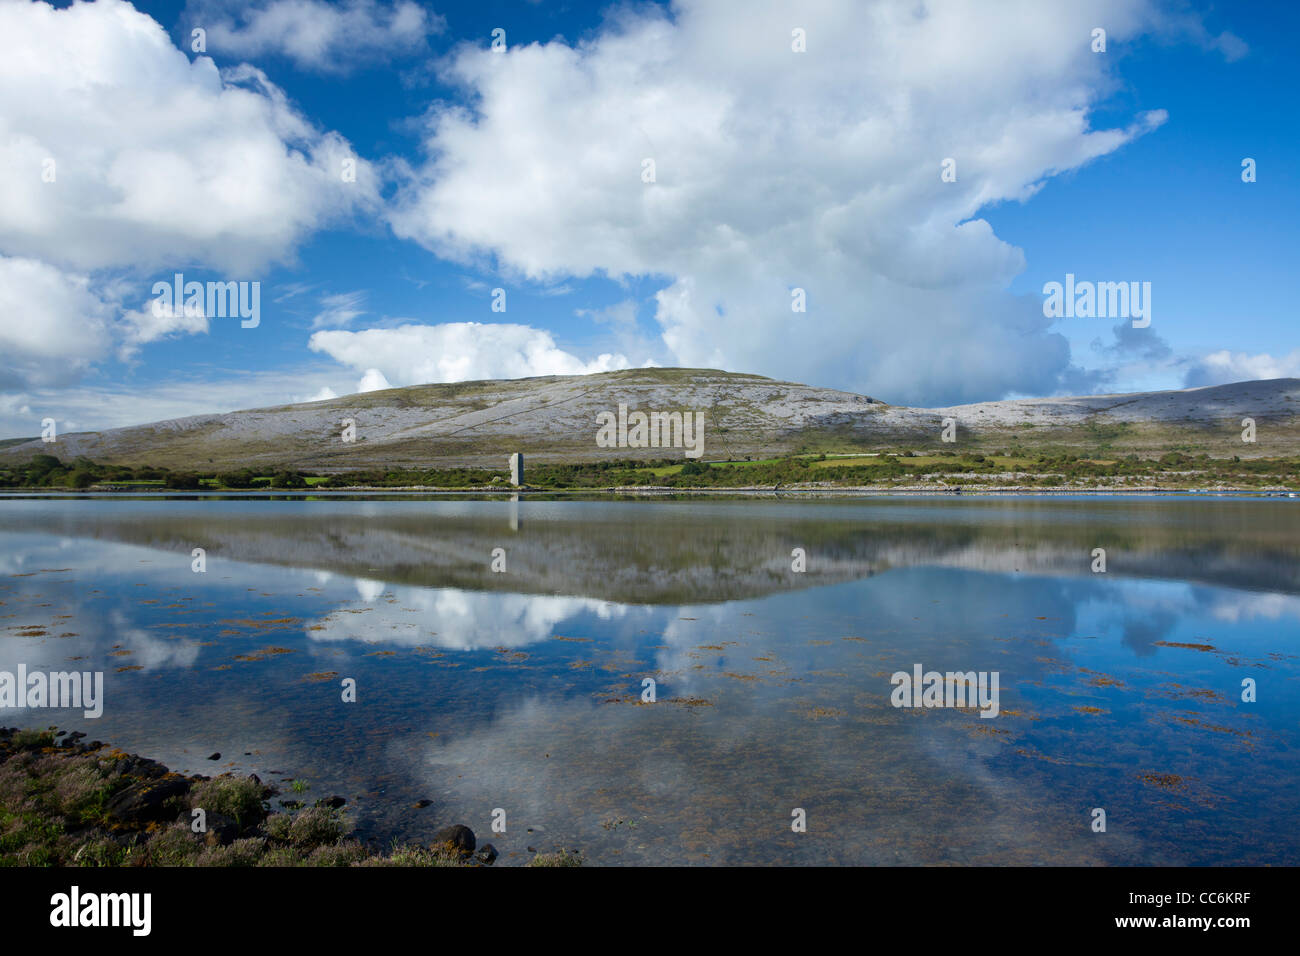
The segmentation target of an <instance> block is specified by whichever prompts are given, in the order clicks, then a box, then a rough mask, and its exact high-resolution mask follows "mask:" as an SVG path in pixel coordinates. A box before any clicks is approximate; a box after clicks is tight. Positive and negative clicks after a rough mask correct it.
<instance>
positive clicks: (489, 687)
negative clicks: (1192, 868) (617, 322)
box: [0, 497, 1300, 865]
mask: <svg viewBox="0 0 1300 956" xmlns="http://www.w3.org/2000/svg"><path fill="white" fill-rule="evenodd" d="M194 548H203V549H205V551H206V561H207V570H206V572H204V573H195V572H194V571H193V570H191V564H192V561H193V558H192V556H191V553H192V550H193V549H194ZM496 548H501V549H503V550H504V556H505V563H506V570H505V571H504V572H503V573H498V572H494V571H492V570H491V564H492V561H493V549H496ZM796 548H801V549H803V550H804V551H805V552H806V554H807V571H806V572H805V573H794V572H793V571H792V570H791V563H792V557H791V553H792V551H793V550H794V549H796ZM1096 548H1104V549H1105V551H1106V563H1107V570H1106V572H1105V573H1094V572H1093V571H1092V570H1091V568H1092V565H1093V562H1094V558H1093V550H1094V549H1096ZM1298 558H1300V510H1298V504H1297V502H1292V501H1287V500H1271V499H1228V498H1221V499H1203V500H1179V499H1172V498H1105V499H1103V498H1050V499H1048V498H1033V497H1025V498H996V499H995V498H985V499H964V500H951V499H941V498H932V499H931V498H912V499H889V498H876V499H868V500H835V501H822V500H818V501H796V502H789V501H776V500H695V501H659V500H633V501H614V500H605V501H544V500H525V501H522V502H509V501H504V500H496V501H478V500H445V499H443V500H432V499H397V498H386V499H382V500H358V499H344V498H335V499H331V500H309V499H298V500H294V499H287V500H253V499H247V498H232V499H227V500H178V499H172V500H168V499H136V500H131V499H114V500H84V499H82V500H78V499H31V498H28V499H20V498H11V499H0V670H8V671H11V672H13V671H16V670H17V666H18V665H19V664H20V663H21V664H25V665H26V666H27V668H28V670H29V671H31V670H45V671H55V670H68V669H72V668H76V669H81V670H100V671H103V672H104V681H105V698H106V701H105V706H104V713H103V716H102V717H100V718H99V719H97V720H89V719H85V718H83V717H82V715H81V713H80V712H79V711H71V710H52V709H45V710H37V709H0V724H4V725H9V726H15V725H16V726H24V727H43V726H49V725H51V724H57V725H58V726H60V727H63V728H68V729H79V730H84V731H86V732H87V733H88V734H89V735H90V736H91V737H93V738H95V739H100V740H104V741H107V742H110V743H112V744H113V745H115V746H119V747H122V748H123V749H125V750H129V751H134V752H139V753H142V754H145V755H147V756H150V757H154V758H156V759H158V760H161V761H162V762H164V763H166V764H168V765H169V766H171V767H172V768H173V769H175V770H179V771H183V772H201V773H209V774H211V773H216V772H220V771H221V770H225V769H230V770H235V771H239V772H245V773H246V772H252V771H255V772H257V773H258V774H259V775H260V776H262V778H263V779H269V780H274V781H281V782H287V781H288V780H289V779H292V778H297V779H301V780H306V781H308V782H309V783H310V790H308V791H307V793H306V795H305V796H306V798H307V799H312V798H315V797H323V796H329V795H331V794H340V795H342V796H344V797H346V798H347V799H348V808H349V812H350V814H351V817H352V819H353V820H354V821H355V823H356V825H357V829H358V832H359V835H361V836H363V837H367V838H371V839H376V840H382V841H385V842H386V841H388V840H389V839H391V838H400V839H403V840H427V839H428V838H429V837H430V836H431V835H432V834H433V832H434V831H435V830H436V829H438V828H439V827H440V826H443V825H445V824H447V823H452V822H460V823H466V824H468V825H469V826H471V827H472V828H473V829H474V830H475V832H476V833H477V834H478V835H479V840H480V842H482V841H485V840H490V841H491V842H492V843H494V844H495V845H496V846H497V847H498V849H500V850H501V851H502V854H503V858H502V862H504V863H521V862H525V861H526V860H528V859H529V858H531V855H532V854H531V853H530V852H528V848H529V847H533V848H536V849H537V850H550V849H554V848H556V847H559V846H564V847H567V848H577V849H578V850H580V851H581V852H582V853H583V855H584V857H585V859H586V860H587V861H588V862H591V863H604V864H619V863H648V864H661V863H679V862H685V863H765V864H775V863H795V864H827V863H829V864H899V863H901V864H918V863H974V864H985V863H1045V864H1067V863H1084V864H1087V863H1099V864H1292V865H1294V864H1297V863H1300V827H1297V825H1296V821H1297V819H1298V818H1300V787H1298V786H1297V784H1300V684H1298V683H1297V681H1298V680H1300V666H1297V660H1298V659H1297V654H1298V653H1300V642H1298V641H1297V638H1296V635H1297V624H1298V623H1300V596H1298V595H1300V561H1298V560H1297V559H1298ZM916 664H920V665H922V666H923V667H924V669H925V670H932V669H933V670H939V671H986V672H997V674H998V675H999V681H1000V691H1001V694H1000V713H999V714H998V715H997V716H996V717H994V718H991V719H990V718H981V717H980V715H979V713H978V711H976V710H974V709H949V708H935V709H898V708H895V707H893V706H891V703H890V694H891V690H892V687H891V684H890V675H891V674H892V673H894V672H895V671H900V670H901V671H908V672H911V671H912V669H913V667H914V665H916ZM647 677H648V678H652V679H653V680H654V681H655V682H656V691H657V701H656V702H655V703H653V704H643V703H641V692H642V686H643V684H642V682H643V680H644V679H645V678H647ZM344 678H354V679H355V680H356V684H357V701H356V703H344V702H343V701H342V700H341V687H340V681H342V680H343V679H344ZM1245 679H1250V680H1253V681H1254V682H1255V685H1256V694H1257V700H1256V701H1255V702H1244V701H1243V700H1242V683H1243V680H1245ZM214 751H219V752H220V753H221V754H222V759H221V760H220V761H218V762H215V763H214V762H211V761H209V760H207V759H206V758H207V756H208V755H209V754H210V753H212V752H214ZM282 786H283V789H284V791H285V792H284V794H283V796H284V797H285V798H290V797H293V796H295V794H292V793H290V792H289V791H288V787H287V786H284V785H283V784H282ZM420 799H428V800H430V801H432V804H431V805H430V806H428V807H427V808H425V809H420V810H417V809H414V808H413V806H412V805H413V804H415V803H416V801H418V800H420ZM1098 807H1100V808H1104V809H1105V811H1106V820H1107V829H1106V832H1104V833H1095V832H1093V830H1092V828H1091V823H1092V819H1093V817H1092V814H1091V811H1092V810H1093V808H1098ZM496 808H501V809H504V810H505V811H506V825H507V831H506V832H505V833H492V832H490V826H491V821H492V814H493V810H494V809H496ZM795 808H802V809H803V810H804V811H805V813H806V815H807V832H806V833H795V832H792V830H791V820H792V811H794V809H795Z"/></svg>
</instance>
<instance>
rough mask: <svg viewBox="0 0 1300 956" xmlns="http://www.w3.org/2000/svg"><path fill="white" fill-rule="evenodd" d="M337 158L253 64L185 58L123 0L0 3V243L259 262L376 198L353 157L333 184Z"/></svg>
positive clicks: (95, 254) (328, 141)
mask: <svg viewBox="0 0 1300 956" xmlns="http://www.w3.org/2000/svg"><path fill="white" fill-rule="evenodd" d="M352 156H353V154H352V151H351V150H350V148H349V146H348V144H347V143H346V141H344V139H343V138H342V137H341V136H339V135H338V134H337V133H328V132H321V131H320V130H318V129H316V128H315V127H314V126H313V125H312V124H311V123H309V122H308V121H307V120H306V119H305V118H304V117H303V116H302V115H301V114H299V113H298V112H296V111H295V110H294V108H293V107H292V106H291V105H290V104H289V102H288V100H287V99H286V98H285V96H284V94H283V93H282V92H281V91H280V90H279V89H277V88H276V87H275V86H273V85H272V84H271V83H270V82H269V81H268V80H267V79H266V77H265V76H264V75H263V74H262V73H261V72H260V71H258V70H256V69H254V68H252V67H249V66H242V65H241V66H237V67H234V68H232V69H230V70H228V71H226V72H225V73H224V74H223V73H219V72H218V70H217V67H216V66H215V65H214V64H213V62H212V60H211V59H209V58H208V57H204V56H200V57H197V58H196V59H195V60H194V61H193V62H191V61H190V59H189V58H188V57H187V56H186V55H185V54H184V53H183V52H181V51H180V50H178V49H177V48H176V47H175V46H173V45H172V42H171V40H170V39H169V38H168V36H167V34H166V32H165V31H164V30H163V28H162V27H161V26H160V25H159V24H158V23H156V22H155V21H154V20H152V19H150V18H149V17H148V16H146V15H144V14H142V13H139V12H137V11H136V10H135V8H134V7H132V6H131V5H130V4H128V3H123V2H120V0H99V2H96V3H77V4H75V5H73V6H72V7H69V8H67V9H62V10H55V9H54V8H52V7H50V6H49V5H48V4H45V3H0V207H3V208H4V215H3V216H0V253H4V254H8V255H23V256H30V257H33V258H38V259H42V260H44V261H47V262H52V263H55V264H58V265H61V266H65V267H71V268H76V269H82V270H94V269H103V268H108V267H134V268H140V269H160V268H169V267H174V266H180V265H184V264H188V263H198V264H202V265H205V266H208V267H211V268H215V269H221V270H225V271H227V272H234V273H242V272H251V271H255V270H260V269H262V268H264V267H265V266H266V265H267V264H269V263H270V262H274V261H285V260H288V259H290V258H292V255H293V252H294V250H295V247H296V246H297V244H298V243H299V242H300V241H301V240H302V239H303V238H305V237H306V236H307V235H308V234H309V233H311V232H312V231H314V230H316V229H317V228H319V227H321V226H323V225H324V224H326V223H327V222H329V221H331V220H333V219H335V218H337V217H340V216H343V215H344V214H346V213H349V212H351V211H353V210H356V209H360V208H365V207H367V206H368V205H372V204H374V203H376V202H377V198H376V197H377V187H376V182H375V177H374V175H373V174H372V171H371V168H370V166H369V165H368V164H367V163H366V162H365V161H364V160H358V162H357V181H356V182H354V183H349V182H344V181H343V176H342V173H341V171H342V164H343V160H344V159H346V158H351V157H352ZM50 162H52V164H53V165H52V166H50V165H49V163H50ZM47 169H52V171H53V181H46V180H47V179H48V176H46V177H45V178H43V174H44V173H45V171H46V170H47ZM232 278H247V276H244V275H234V276H232Z"/></svg>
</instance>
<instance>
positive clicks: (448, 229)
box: [391, 0, 1165, 403]
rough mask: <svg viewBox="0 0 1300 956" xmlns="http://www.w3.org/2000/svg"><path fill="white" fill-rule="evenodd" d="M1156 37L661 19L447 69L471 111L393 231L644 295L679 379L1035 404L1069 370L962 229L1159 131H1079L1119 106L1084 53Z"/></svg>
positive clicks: (1090, 8)
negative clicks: (724, 376)
mask: <svg viewBox="0 0 1300 956" xmlns="http://www.w3.org/2000/svg"><path fill="white" fill-rule="evenodd" d="M1158 20H1159V18H1158V16H1157V14H1156V13H1154V12H1153V10H1152V8H1151V7H1150V6H1149V5H1148V3H1147V2H1145V0H1101V2H1098V3H1092V4H1087V5H1082V4H1077V3H1073V2H1066V0H1018V2H1007V3H1000V4H997V5H996V6H995V8H990V6H989V5H986V4H971V3H966V2H959V0H928V2H926V3H918V2H916V0H881V2H877V3H870V4H867V3H838V4H831V3H810V4H801V5H798V6H791V5H790V4H788V3H781V2H776V0H735V2H723V0H709V2H704V0H678V2H675V3H673V4H672V7H671V10H669V11H665V10H664V9H662V8H660V7H653V6H649V7H643V8H627V7H620V8H616V9H615V11H614V12H613V13H611V14H610V16H609V19H608V20H607V21H606V23H605V24H604V26H603V27H602V28H601V29H599V30H598V31H597V32H596V33H595V34H594V35H592V36H591V37H590V38H589V39H586V40H584V41H582V42H579V43H577V44H569V43H567V42H565V41H563V40H560V39H557V40H553V41H551V42H548V43H544V44H536V43H534V44H529V45H522V46H515V47H512V48H510V49H509V50H508V51H507V52H505V53H492V52H489V51H488V50H486V49H484V48H482V47H464V48H462V49H460V50H459V51H458V52H457V53H456V54H455V55H454V56H453V57H452V58H451V59H450V60H449V61H447V63H446V64H445V65H444V74H445V78H446V79H447V80H449V81H450V82H453V83H455V84H458V85H459V86H460V87H461V88H462V89H463V90H464V91H465V92H466V94H467V102H469V103H470V104H471V105H470V106H468V107H456V108H453V107H441V108H435V109H434V110H432V111H431V113H430V118H429V128H428V134H427V140H426V146H427V149H428V154H429V159H428V161H427V162H426V163H425V165H424V167H423V168H422V169H421V170H419V171H418V173H417V177H416V181H415V182H414V183H412V184H411V185H410V186H409V187H408V188H407V189H406V190H405V191H404V193H403V194H402V196H401V197H400V199H399V201H398V203H397V204H396V207H395V209H394V210H393V212H392V213H391V221H392V224H393V228H394V230H395V231H396V232H397V234H398V235H401V236H405V237H409V238H413V239H416V240H418V241H419V242H421V243H422V244H424V245H425V246H427V247H428V248H430V249H432V250H434V251H436V252H438V253H440V254H442V255H445V256H449V257H453V258H456V259H458V260H462V261H467V262H468V261H474V260H476V259H477V258H479V257H482V256H484V255H490V256H494V257H495V258H496V261H497V262H498V263H499V264H500V266H501V267H502V269H503V270H505V271H511V270H513V271H516V272H518V273H520V274H523V275H524V276H527V277H529V278H532V279H536V280H539V281H548V282H557V281H562V280H563V279H564V278H565V277H569V276H576V277H584V276H589V275H592V274H606V275H609V276H612V277H615V278H619V279H622V278H625V277H628V276H646V275H648V276H659V277H663V279H664V286H663V288H662V291H661V292H660V293H659V294H658V296H657V300H656V302H655V305H656V307H657V311H656V319H657V321H658V324H659V326H660V329H661V333H662V338H663V342H664V345H665V346H666V347H667V349H668V352H669V353H670V355H671V356H672V358H673V360H674V361H675V362H677V363H679V364H682V365H689V366H701V365H706V366H721V367H726V368H731V369H739V370H745V371H756V372H761V373H766V374H770V375H775V376H778V377H782V378H793V379H796V380H801V381H813V382H817V383H819V384H829V385H838V386H841V387H847V388H854V389H858V390H860V391H864V392H868V393H871V394H879V395H881V396H884V397H887V398H888V399H889V400H891V401H899V402H904V401H907V402H928V403H942V402H956V401H966V400H975V399H987V398H995V397H999V396H1000V395H1002V394H1006V393H1009V392H1020V393H1040V394H1041V393H1044V392H1051V391H1053V390H1055V389H1056V388H1058V387H1060V386H1061V384H1062V383H1063V382H1064V381H1066V380H1067V378H1068V377H1069V376H1070V375H1072V374H1075V373H1076V372H1077V370H1072V368H1071V362H1070V353H1069V347H1068V344H1067V342H1066V340H1065V339H1064V337H1063V336H1061V335H1060V334H1058V333H1057V332H1056V331H1055V330H1054V329H1053V328H1052V326H1051V323H1050V322H1049V320H1047V319H1045V318H1044V317H1043V315H1042V310H1041V300H1039V299H1038V298H1037V297H1024V298H1018V297H1015V296H1012V295H1011V294H1009V293H1008V292H1007V291H1006V289H1007V285H1008V283H1009V282H1010V281H1011V279H1012V278H1013V277H1014V276H1015V275H1016V274H1017V273H1019V272H1020V271H1021V270H1022V269H1023V268H1024V257H1023V255H1022V253H1021V251H1020V250H1019V249H1017V248H1015V247H1013V246H1011V245H1009V244H1008V243H1006V242H1004V241H1003V240H1001V239H1000V238H999V237H998V236H996V235H995V234H994V232H993V230H992V228H991V226H990V225H989V223H988V222H987V221H985V220H983V219H981V218H979V212H980V210H981V209H983V208H985V207H986V206H988V205H990V204H993V203H997V202H999V201H1004V200H1023V199H1027V198H1029V197H1030V196H1032V195H1033V194H1034V193H1035V192H1036V191H1037V190H1038V189H1040V188H1041V187H1042V185H1043V183H1044V182H1045V181H1046V180H1047V179H1048V178H1050V177H1051V176H1053V175H1056V174H1058V173H1061V172H1063V171H1067V170H1073V169H1076V168H1078V167H1080V166H1081V165H1083V164H1085V163H1087V162H1089V161H1091V160H1093V159H1096V158H1097V157H1100V156H1104V155H1106V154H1108V153H1111V152H1113V151H1114V150H1116V149H1118V148H1120V147H1121V146H1122V145H1123V144H1125V143H1126V142H1128V141H1130V140H1132V139H1133V138H1134V137H1136V136H1139V135H1143V134H1145V133H1147V132H1149V131H1150V130H1152V129H1154V128H1156V127H1158V126H1159V125H1160V124H1161V123H1162V122H1163V120H1164V118H1165V117H1164V114H1163V113H1161V112H1159V111H1152V112H1149V113H1144V114H1139V115H1135V116H1133V117H1132V118H1131V120H1130V121H1129V122H1127V123H1126V124H1125V125H1124V127H1123V128H1118V129H1100V130H1094V129H1092V128H1091V126H1090V122H1089V115H1090V110H1091V109H1092V107H1093V106H1094V105H1095V104H1096V102H1097V101H1098V100H1099V99H1100V98H1101V97H1102V96H1103V95H1104V94H1105V93H1106V91H1108V90H1109V89H1110V88H1111V86H1112V84H1113V80H1112V79H1111V77H1110V76H1109V74H1108V73H1107V72H1106V71H1107V69H1108V66H1107V63H1108V59H1107V57H1104V56H1099V55H1097V54H1095V53H1093V52H1092V51H1091V49H1090V37H1091V31H1092V29H1093V27H1095V26H1096V25H1097V24H1099V23H1104V24H1105V25H1106V28H1107V31H1108V35H1109V37H1110V38H1111V43H1112V44H1114V43H1117V42H1121V41H1122V40H1123V38H1125V37H1129V36H1133V35H1135V34H1137V33H1138V32H1141V31H1144V30H1147V29H1157V28H1158V27H1159V22H1158ZM796 28H798V29H802V30H804V31H805V35H806V45H807V49H806V52H802V53H800V52H794V51H793V50H792V31H793V30H794V29H796ZM886 38H887V40H886ZM1112 59H1113V58H1112ZM948 158H951V159H953V160H954V161H955V169H956V181H955V182H943V181H941V175H940V174H941V169H942V164H943V162H944V160H945V159H948ZM650 161H653V181H652V182H647V181H646V180H647V179H649V178H651V177H650V175H649V170H650V166H649V162H650ZM795 289H803V290H804V292H805V295H806V300H807V311H806V312H802V313H800V312H794V311H792V294H793V291H794V290H795Z"/></svg>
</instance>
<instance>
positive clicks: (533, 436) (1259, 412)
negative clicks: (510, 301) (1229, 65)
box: [0, 369, 1300, 472]
mask: <svg viewBox="0 0 1300 956" xmlns="http://www.w3.org/2000/svg"><path fill="white" fill-rule="evenodd" d="M620 404H624V405H626V406H628V408H629V409H631V410H637V409H639V410H642V411H646V412H650V411H659V412H671V411H681V412H687V411H697V412H699V413H700V414H701V415H702V416H703V420H704V423H705V426H704V427H705V433H704V454H703V457H704V459H705V460H718V459H728V458H744V457H755V458H765V457H774V456H779V455H785V454H790V453H794V452H801V451H811V452H822V451H825V452H853V451H873V450H880V449H891V450H896V449H902V448H915V449H917V450H924V449H932V450H933V449H944V448H966V449H969V448H971V447H975V448H979V449H981V450H983V449H990V450H992V449H998V448H1005V447H1014V446H1018V447H1021V448H1024V449H1027V450H1034V449H1043V448H1060V449H1070V450H1079V449H1084V450H1087V451H1094V450H1096V451H1105V452H1108V453H1128V452H1130V451H1132V452H1135V453H1138V454H1142V455H1152V454H1160V453H1162V452H1165V451H1170V450H1179V451H1192V452H1199V451H1205V452H1208V453H1209V454H1211V455H1215V456H1231V455H1241V456H1242V457H1256V456H1276V455H1285V454H1295V453H1297V452H1300V428H1297V424H1298V423H1297V420H1296V409H1297V407H1298V406H1300V380H1298V379H1273V380H1269V381H1258V382H1241V383H1238V384H1233V385H1218V386H1211V387H1208V388H1198V389H1180V390H1176V391H1167V392H1139V393H1134V394H1128V395H1095V396H1089V397H1083V398H1049V399H1021V400H1013V401H999V402H982V403H979V404H974V405H959V406H954V407H950V408H930V409H926V408H907V407H902V406H893V405H888V404H886V403H884V402H882V401H879V400H877V399H874V398H868V397H866V396H864V395H856V394H853V393H851V392H841V391H835V390H833V389H825V388H813V387H810V386H807V385H799V384H795V383H792V382H779V381H774V380H772V379H768V378H763V377H762V376H758V375H745V374H737V373H732V372H720V371H715V370H709V369H633V370H627V371H621V372H606V373H602V374H597V375H586V376H546V377H541V378H527V379H515V380H507V381H483V382H458V383H455V384H450V385H419V386H411V387H407V388H394V389H386V390H384V391H377V392H367V393H364V394H359V395H348V396H344V397H342V398H336V399H331V400H329V401H324V402H311V403H307V404H301V405H282V406H278V407H275V408H260V409H252V410H249V411H238V412H228V413H224V414H214V415H196V416H192V417H189V418H178V419H172V420H169V421H162V422H155V423H153V424H148V425H138V426H133V427H130V428H118V429H112V430H109V431H104V432H85V433H78V434H69V435H60V436H59V438H58V441H57V442H55V443H53V444H43V443H42V442H41V441H39V440H38V439H36V440H28V441H19V442H12V443H9V444H7V445H6V446H5V447H0V463H16V462H22V461H26V460H27V459H29V458H31V456H32V455H34V454H53V455H56V456H57V457H59V458H61V459H63V460H64V461H71V460H72V459H74V458H77V457H79V456H84V457H86V458H90V459H92V460H94V461H97V462H102V463H109V464H130V465H144V464H153V465H160V466H165V467H169V468H173V469H193V470H203V471H206V470H223V469H233V468H237V467H243V466H250V467H254V468H256V467H267V466H271V465H278V466H288V467H295V468H304V469H314V470H317V471H321V472H333V471H345V470H349V469H354V468H377V467H399V466H438V467H454V466H461V465H472V466H488V467H492V468H504V467H505V462H506V458H507V456H508V455H509V454H510V453H511V452H514V451H521V452H523V453H524V455H525V456H526V458H531V459H533V460H538V461H549V462H572V461H582V460H593V459H604V458H611V457H612V458H667V457H672V458H680V457H682V454H683V452H682V450H681V449H679V448H668V449H663V448H607V447H601V446H600V445H598V443H597V440H596V435H597V429H598V421H597V416H598V415H600V413H602V412H611V413H617V411H618V406H619V405H620ZM945 418H952V419H953V420H954V421H955V423H956V445H946V444H944V442H943V441H942V437H941V433H942V430H943V427H944V419H945ZM1243 418H1252V419H1254V421H1255V423H1256V429H1257V441H1256V442H1255V443H1253V444H1248V443H1245V442H1243V441H1242V440H1241V434H1242V425H1241V422H1242V419H1243ZM348 421H351V422H353V423H354V428H355V439H354V440H352V441H345V440H344V432H345V428H346V423H347V422H348Z"/></svg>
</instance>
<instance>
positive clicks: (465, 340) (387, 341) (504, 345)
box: [309, 322, 629, 392]
mask: <svg viewBox="0 0 1300 956" xmlns="http://www.w3.org/2000/svg"><path fill="white" fill-rule="evenodd" d="M309 344H310V347H311V349H312V351H315V352H324V353H325V354H326V355H329V356H330V357H331V358H333V359H335V360H336V361H338V362H342V363H343V364H344V365H348V366H351V367H352V368H355V369H357V370H358V371H363V372H364V373H365V374H364V375H363V376H362V379H361V381H360V382H359V383H358V385H357V391H359V392H370V391H375V390H376V389H381V388H395V387H398V386H402V385H421V384H425V383H432V382H463V381H470V380H474V379H492V378H524V377H527V376H532V375H587V374H590V373H592V372H609V371H614V370H615V369H622V368H627V367H628V366H629V362H628V360H627V358H626V357H625V356H623V355H612V354H609V353H605V354H602V355H600V356H597V357H596V358H595V359H593V360H592V361H590V362H584V361H582V359H580V358H578V357H577V356H575V355H572V354H570V353H569V352H565V351H563V350H562V349H560V348H558V347H556V344H555V340H554V339H553V338H552V337H551V335H550V333H549V332H545V331H543V330H541V329H534V328H530V327H529V326H526V325H508V324H500V325H497V324H490V325H489V324H484V323H481V322H448V323H445V324H443V325H403V326H399V327H397V328H393V329H366V330H364V331H361V332H345V331H339V330H334V331H326V332H317V333H315V334H314V335H312V337H311V340H310V343H309Z"/></svg>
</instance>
